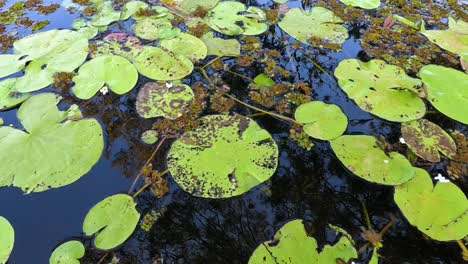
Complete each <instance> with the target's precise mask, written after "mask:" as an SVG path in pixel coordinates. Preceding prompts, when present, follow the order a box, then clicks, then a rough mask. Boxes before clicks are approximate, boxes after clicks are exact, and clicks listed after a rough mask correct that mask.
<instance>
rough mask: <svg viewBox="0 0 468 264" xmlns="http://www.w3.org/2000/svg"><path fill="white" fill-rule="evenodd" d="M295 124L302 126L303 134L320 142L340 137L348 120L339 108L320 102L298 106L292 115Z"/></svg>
mask: <svg viewBox="0 0 468 264" xmlns="http://www.w3.org/2000/svg"><path fill="white" fill-rule="evenodd" d="M294 118H295V119H296V121H297V122H299V123H302V124H304V127H303V129H304V132H305V133H306V134H307V135H309V136H311V137H313V138H318V139H322V140H331V139H334V138H337V137H339V136H341V135H342V134H343V133H344V131H345V130H346V127H347V126H348V118H347V117H346V115H345V114H344V113H343V111H341V108H340V107H338V106H337V105H334V104H326V103H324V102H320V101H314V102H309V103H305V104H302V105H300V106H299V107H298V108H297V109H296V112H295V114H294Z"/></svg>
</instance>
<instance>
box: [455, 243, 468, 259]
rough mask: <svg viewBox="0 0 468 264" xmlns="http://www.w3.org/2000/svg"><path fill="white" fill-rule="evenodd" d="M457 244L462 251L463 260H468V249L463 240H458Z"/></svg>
mask: <svg viewBox="0 0 468 264" xmlns="http://www.w3.org/2000/svg"><path fill="white" fill-rule="evenodd" d="M457 243H458V245H459V246H460V248H461V249H462V254H463V259H464V260H468V249H467V248H466V246H465V244H464V243H463V241H461V240H457Z"/></svg>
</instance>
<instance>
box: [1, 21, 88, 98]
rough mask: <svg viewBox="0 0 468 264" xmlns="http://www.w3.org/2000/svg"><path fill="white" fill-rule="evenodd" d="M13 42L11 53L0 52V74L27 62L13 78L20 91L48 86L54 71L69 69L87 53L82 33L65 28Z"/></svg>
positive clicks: (82, 60)
mask: <svg viewBox="0 0 468 264" xmlns="http://www.w3.org/2000/svg"><path fill="white" fill-rule="evenodd" d="M13 46H14V51H15V54H14V55H0V74H2V75H1V76H0V77H4V76H6V75H9V74H11V73H14V72H16V71H18V70H21V68H23V67H24V65H25V64H26V63H27V62H29V63H28V65H27V66H26V71H25V74H24V76H22V77H19V78H18V79H17V81H16V89H17V90H18V91H19V92H22V93H26V92H32V91H36V90H39V89H42V88H44V87H46V86H48V85H49V84H51V83H52V82H53V81H54V80H53V75H54V74H55V73H57V72H72V71H73V70H75V69H76V68H77V67H78V66H80V65H81V64H82V63H83V62H84V61H85V59H86V57H87V56H88V39H87V38H86V36H84V35H82V34H80V33H78V32H76V31H72V30H66V29H62V30H50V31H44V32H40V33H36V34H32V35H29V36H27V37H25V38H22V39H19V40H17V41H15V43H14V44H13ZM4 60H6V61H5V64H4Z"/></svg>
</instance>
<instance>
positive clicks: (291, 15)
mask: <svg viewBox="0 0 468 264" xmlns="http://www.w3.org/2000/svg"><path fill="white" fill-rule="evenodd" d="M341 23H343V20H342V19H341V18H340V17H338V16H336V15H335V14H334V13H333V12H332V11H330V10H328V9H326V8H323V7H313V8H311V9H310V10H309V12H305V11H304V10H302V9H300V8H291V9H290V10H289V11H288V12H287V13H286V14H285V15H284V17H283V19H281V21H280V22H278V25H279V26H280V28H281V29H282V30H284V31H286V33H288V34H289V35H291V36H292V37H293V38H295V39H297V40H299V41H300V42H302V43H305V44H313V43H314V41H311V39H313V38H319V39H320V40H321V42H324V43H331V44H340V45H341V44H342V43H343V42H344V41H345V40H346V39H347V38H348V30H347V29H346V28H345V27H343V26H342V25H341ZM315 46H317V45H315Z"/></svg>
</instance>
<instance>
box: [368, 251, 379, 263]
mask: <svg viewBox="0 0 468 264" xmlns="http://www.w3.org/2000/svg"><path fill="white" fill-rule="evenodd" d="M379 248H382V247H379ZM379 248H377V247H374V249H373V250H372V257H371V259H370V261H369V263H368V264H379V258H380V255H379V252H377V250H378V249H379Z"/></svg>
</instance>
